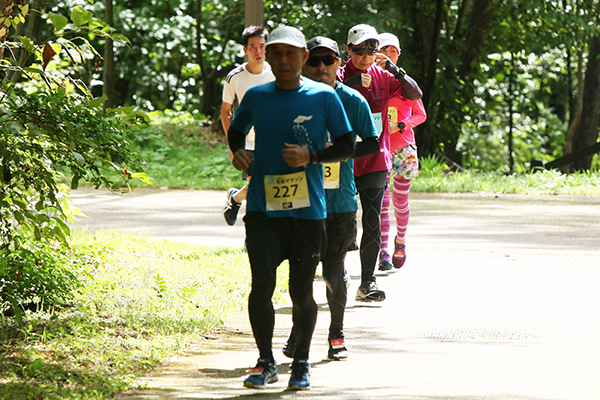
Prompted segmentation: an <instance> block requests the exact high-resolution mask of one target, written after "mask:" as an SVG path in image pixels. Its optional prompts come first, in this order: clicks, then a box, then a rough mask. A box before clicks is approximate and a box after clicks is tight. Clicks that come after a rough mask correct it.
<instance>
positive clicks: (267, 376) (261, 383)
mask: <svg viewBox="0 0 600 400" xmlns="http://www.w3.org/2000/svg"><path fill="white" fill-rule="evenodd" d="M278 380H279V377H278V376H277V365H276V364H275V362H271V360H269V359H268V358H259V359H258V363H257V364H256V367H254V368H252V369H251V370H250V375H248V377H247V378H246V379H245V380H244V386H246V387H247V388H254V389H266V388H267V384H268V383H274V382H277V381H278Z"/></svg>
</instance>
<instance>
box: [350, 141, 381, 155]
mask: <svg viewBox="0 0 600 400" xmlns="http://www.w3.org/2000/svg"><path fill="white" fill-rule="evenodd" d="M378 151H379V139H378V138H377V137H376V136H373V137H370V138H366V139H365V140H363V141H362V142H358V143H356V150H354V157H352V158H364V157H369V156H372V155H373V154H375V153H377V152H378Z"/></svg>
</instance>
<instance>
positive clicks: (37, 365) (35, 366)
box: [29, 358, 44, 374]
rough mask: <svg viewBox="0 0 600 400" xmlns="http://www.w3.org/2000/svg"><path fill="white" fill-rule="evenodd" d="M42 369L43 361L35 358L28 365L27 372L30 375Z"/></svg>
mask: <svg viewBox="0 0 600 400" xmlns="http://www.w3.org/2000/svg"><path fill="white" fill-rule="evenodd" d="M42 368H44V360H42V359H41V358H36V359H35V360H33V362H32V363H31V364H29V372H31V373H32V374H35V373H36V372H37V371H40V370H41V369H42Z"/></svg>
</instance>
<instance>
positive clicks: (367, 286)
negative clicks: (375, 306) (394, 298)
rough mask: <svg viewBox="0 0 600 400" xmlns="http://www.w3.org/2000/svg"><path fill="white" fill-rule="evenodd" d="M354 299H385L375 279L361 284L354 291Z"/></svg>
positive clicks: (367, 300)
mask: <svg viewBox="0 0 600 400" xmlns="http://www.w3.org/2000/svg"><path fill="white" fill-rule="evenodd" d="M355 300H356V301H364V302H371V301H383V300H385V292H384V291H383V290H379V288H378V287H377V284H376V283H375V281H371V282H366V283H363V284H361V285H360V286H359V287H358V290H357V291H356V298H355Z"/></svg>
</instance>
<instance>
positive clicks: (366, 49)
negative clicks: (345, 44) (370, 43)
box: [351, 47, 375, 56]
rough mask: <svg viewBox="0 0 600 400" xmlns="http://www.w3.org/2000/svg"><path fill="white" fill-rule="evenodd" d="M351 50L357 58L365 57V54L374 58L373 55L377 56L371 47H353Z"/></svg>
mask: <svg viewBox="0 0 600 400" xmlns="http://www.w3.org/2000/svg"><path fill="white" fill-rule="evenodd" d="M351 50H352V52H353V53H354V54H356V55H357V56H364V55H365V54H366V55H368V56H372V55H373V54H375V49H374V48H371V47H361V48H357V47H353V48H352V49H351Z"/></svg>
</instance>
